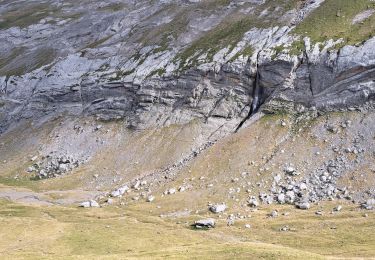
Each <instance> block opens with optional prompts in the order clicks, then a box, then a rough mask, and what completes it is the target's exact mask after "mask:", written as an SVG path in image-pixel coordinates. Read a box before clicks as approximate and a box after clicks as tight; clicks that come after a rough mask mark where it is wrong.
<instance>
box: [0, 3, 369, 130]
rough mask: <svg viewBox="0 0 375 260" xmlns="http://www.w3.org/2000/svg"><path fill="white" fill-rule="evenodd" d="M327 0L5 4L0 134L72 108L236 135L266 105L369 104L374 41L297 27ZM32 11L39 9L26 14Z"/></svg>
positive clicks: (136, 122)
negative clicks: (194, 123) (202, 124)
mask: <svg viewBox="0 0 375 260" xmlns="http://www.w3.org/2000/svg"><path fill="white" fill-rule="evenodd" d="M331 2H332V1H301V2H300V1H281V2H280V3H278V4H274V3H273V2H272V1H180V2H176V1H173V2H170V1H122V2H115V1H113V2H108V3H102V1H86V2H80V3H76V2H66V1H64V2H61V1H46V2H43V3H39V2H37V1H35V2H27V3H26V2H24V1H17V2H16V3H13V2H12V3H10V2H9V3H8V2H6V1H5V2H4V3H2V5H1V12H2V13H3V14H5V16H4V17H5V19H3V21H2V23H1V28H2V31H1V34H0V38H1V42H2V43H3V45H2V46H4V47H2V53H3V54H2V58H1V61H2V63H1V64H2V66H1V70H0V72H1V74H2V75H3V76H2V77H1V78H0V89H1V93H2V94H1V97H0V98H1V99H0V102H1V103H0V118H1V120H0V127H1V129H2V131H4V130H5V129H7V127H9V125H11V124H12V123H13V122H18V121H22V120H23V119H37V118H43V117H46V116H56V115H59V114H61V113H63V112H67V113H69V114H76V115H80V114H86V115H96V116H98V118H100V119H104V120H111V119H121V120H124V122H125V123H126V125H128V126H130V127H134V128H148V127H155V126H165V125H169V124H176V123H177V124H184V123H187V122H189V121H191V120H193V119H196V118H201V119H203V120H206V121H207V119H209V118H211V119H213V120H211V121H210V122H215V123H214V124H216V125H217V126H221V125H225V124H227V121H228V120H229V121H230V127H228V131H229V132H231V131H234V130H235V129H237V128H238V126H239V125H240V124H241V122H244V120H246V118H248V117H249V115H251V113H252V112H254V111H255V110H258V108H259V107H260V106H261V105H262V104H263V103H265V104H264V105H263V106H262V108H261V109H265V110H267V111H270V112H277V111H280V110H281V111H284V110H287V111H294V110H295V109H297V110H299V111H300V110H303V109H305V110H306V109H309V108H312V109H318V110H337V109H347V108H351V107H354V106H363V105H364V104H365V103H366V102H371V101H372V100H373V97H374V64H375V48H374V45H375V39H374V38H371V37H370V39H368V40H366V41H364V42H363V43H360V44H357V45H356V46H350V45H349V46H344V47H342V45H345V39H326V40H324V41H322V42H321V43H319V42H316V39H314V37H313V41H312V40H311V39H310V37H309V35H299V34H298V33H295V32H294V30H295V29H296V28H297V31H298V26H299V24H301V26H302V28H304V27H303V26H304V24H303V23H304V22H305V20H306V19H309V15H310V14H311V16H312V17H314V14H315V13H314V11H315V12H319V11H320V8H327V6H324V5H325V4H327V5H328V6H329V5H330V4H331ZM364 4H365V3H364V2H360V3H359V4H358V5H359V7H358V6H355V7H358V8H359V9H358V8H357V9H358V10H362V9H361V8H371V6H372V4H371V3H368V4H367V6H366V7H363V6H364ZM356 5H357V4H356ZM357 9H356V10H357ZM30 10H39V12H37V15H31V17H32V19H31V18H30V19H29V18H28V20H25V19H26V18H22V15H24V14H25V13H26V14H27V12H28V11H30ZM332 11H334V12H336V11H337V10H331V12H332ZM330 15H336V14H330ZM354 15H358V13H355V14H353V16H354ZM275 17H279V18H275ZM371 19H372V16H369V17H367V20H370V22H371V21H372V20H371ZM365 20H366V19H365ZM353 26H354V25H353ZM369 30H371V27H370V29H369ZM370 32H371V31H370ZM311 35H313V34H312V33H311ZM370 35H371V34H370ZM366 37H368V36H366ZM364 39H366V38H364ZM212 41H214V42H212ZM343 42H344V44H343ZM348 43H351V42H348ZM335 46H337V50H336V49H335ZM51 48H52V49H53V50H51ZM52 60H53V61H52ZM51 61H52V62H51ZM38 67H40V68H38Z"/></svg>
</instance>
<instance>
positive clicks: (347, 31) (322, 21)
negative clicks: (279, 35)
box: [295, 0, 375, 44]
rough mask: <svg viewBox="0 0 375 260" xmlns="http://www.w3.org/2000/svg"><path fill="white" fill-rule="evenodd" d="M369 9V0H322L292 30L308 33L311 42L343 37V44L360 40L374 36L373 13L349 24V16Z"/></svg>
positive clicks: (374, 23) (359, 41) (298, 32)
mask: <svg viewBox="0 0 375 260" xmlns="http://www.w3.org/2000/svg"><path fill="white" fill-rule="evenodd" d="M369 9H375V2H373V1H370V0H355V1H354V0H350V1H347V0H326V1H324V2H323V3H322V4H321V6H320V7H319V8H317V9H316V10H314V11H313V12H312V13H311V14H310V15H309V16H308V17H307V18H306V19H305V20H304V21H302V23H301V24H299V25H298V26H297V27H296V29H295V32H296V33H297V34H300V35H303V36H308V37H310V38H311V39H312V41H313V42H324V41H326V40H329V39H340V38H342V39H344V43H343V44H356V43H361V42H363V41H365V40H367V39H369V38H370V37H373V36H375V15H372V16H370V17H369V18H367V19H365V20H364V21H362V22H360V23H356V24H353V18H354V17H355V16H356V15H358V14H360V13H361V12H364V11H366V10H369Z"/></svg>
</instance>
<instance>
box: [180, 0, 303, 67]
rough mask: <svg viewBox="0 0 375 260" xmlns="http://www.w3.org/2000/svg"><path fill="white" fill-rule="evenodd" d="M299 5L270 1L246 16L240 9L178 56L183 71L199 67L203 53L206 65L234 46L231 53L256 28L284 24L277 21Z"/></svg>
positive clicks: (292, 2)
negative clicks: (247, 33)
mask: <svg viewBox="0 0 375 260" xmlns="http://www.w3.org/2000/svg"><path fill="white" fill-rule="evenodd" d="M298 5H299V1H297V0H284V1H278V2H275V1H271V0H268V1H266V2H265V3H264V4H262V5H259V6H257V7H256V8H254V10H253V11H252V13H251V14H250V15H249V14H244V13H242V12H241V11H240V10H241V9H239V10H238V12H234V13H233V14H232V15H229V16H228V17H226V18H225V19H224V20H223V21H222V22H221V23H220V24H219V25H218V26H216V27H215V28H214V29H212V30H211V31H209V32H208V33H206V34H205V35H204V36H202V37H201V38H199V39H197V40H196V41H194V42H193V43H192V44H191V45H190V46H189V47H187V48H186V49H185V50H184V51H183V52H182V53H180V54H179V55H178V56H177V57H176V60H179V61H180V62H181V63H180V70H185V69H188V68H190V67H194V66H197V65H198V64H199V61H198V59H199V57H200V56H201V55H203V54H207V56H206V58H205V62H207V61H211V60H212V58H213V56H214V55H215V54H216V53H217V52H218V51H219V50H221V49H223V48H226V47H230V48H229V51H231V50H232V49H233V48H234V47H235V45H236V44H237V43H238V42H239V41H240V40H241V39H242V38H243V36H244V34H245V33H246V32H248V31H250V30H251V29H252V28H268V27H272V26H282V25H284V24H283V22H282V21H280V20H279V19H277V18H278V17H281V16H282V15H283V14H285V13H286V12H287V11H289V10H291V9H295V8H297V7H298ZM275 17H277V18H275ZM246 52H248V50H246Z"/></svg>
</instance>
